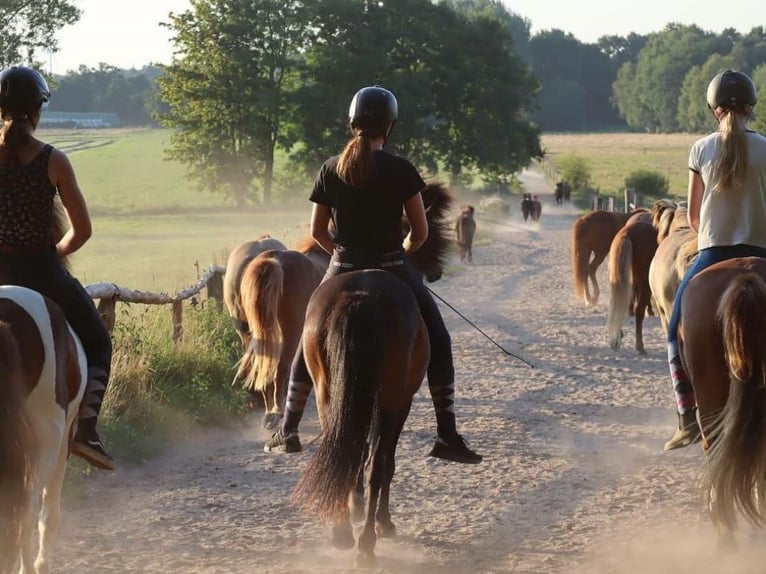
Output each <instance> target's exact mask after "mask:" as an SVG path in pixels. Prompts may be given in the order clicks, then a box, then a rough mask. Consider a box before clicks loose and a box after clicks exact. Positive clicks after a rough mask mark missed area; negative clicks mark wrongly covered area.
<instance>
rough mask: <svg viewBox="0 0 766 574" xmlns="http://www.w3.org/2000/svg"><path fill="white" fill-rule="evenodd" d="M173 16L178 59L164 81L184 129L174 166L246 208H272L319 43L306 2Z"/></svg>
mask: <svg viewBox="0 0 766 574" xmlns="http://www.w3.org/2000/svg"><path fill="white" fill-rule="evenodd" d="M191 4H192V8H191V10H188V11H186V12H184V13H181V14H170V22H169V24H166V25H167V26H168V27H169V28H170V29H171V30H172V31H173V32H175V36H174V38H173V41H174V45H175V48H176V52H175V55H176V58H175V59H174V61H173V63H172V64H170V65H169V66H167V68H166V69H165V73H164V74H163V75H162V76H161V77H160V78H159V79H158V85H159V97H160V99H161V100H162V101H164V102H165V103H166V104H167V105H168V110H167V111H166V112H165V113H160V115H159V118H158V119H159V121H160V122H161V123H162V124H163V125H165V126H167V127H171V128H174V130H175V131H174V133H173V135H172V136H171V140H170V145H169V149H168V156H169V157H170V158H173V159H177V160H179V161H181V162H183V163H185V164H186V165H187V166H188V167H189V169H190V172H191V175H192V177H193V178H194V179H195V180H196V181H197V182H198V185H199V186H201V187H203V188H206V189H209V190H214V191H224V192H225V193H228V194H229V195H231V196H232V197H233V198H234V200H235V202H236V203H237V205H242V204H243V203H244V202H245V200H246V198H248V197H252V196H253V195H254V194H255V193H257V191H258V188H259V186H258V182H260V191H262V199H263V201H264V202H265V203H269V202H270V201H271V196H272V184H273V178H274V152H275V149H276V147H277V145H278V143H279V141H280V137H283V133H284V129H283V125H282V123H283V119H284V116H285V114H286V112H287V110H288V108H289V106H290V101H289V97H288V95H289V93H290V91H291V90H292V89H293V88H292V86H291V84H292V83H293V82H295V78H296V73H297V68H298V65H299V63H300V58H299V54H300V53H301V52H302V51H304V50H305V48H306V46H307V43H308V41H309V39H310V38H311V33H310V30H309V27H308V22H309V21H308V14H309V11H308V10H307V9H306V6H305V4H306V3H305V2H303V1H301V0H192V1H191Z"/></svg>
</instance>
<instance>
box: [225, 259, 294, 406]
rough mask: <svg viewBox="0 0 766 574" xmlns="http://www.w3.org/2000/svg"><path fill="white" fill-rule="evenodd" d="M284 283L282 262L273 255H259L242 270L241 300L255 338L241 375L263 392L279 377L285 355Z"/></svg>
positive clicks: (252, 339)
mask: <svg viewBox="0 0 766 574" xmlns="http://www.w3.org/2000/svg"><path fill="white" fill-rule="evenodd" d="M283 282H284V271H283V269H282V264H281V263H280V262H279V260H278V259H277V258H276V257H274V256H273V255H268V256H265V257H264V256H262V255H261V256H258V257H256V258H255V259H253V260H252V261H251V262H250V263H249V264H248V266H247V268H246V269H245V271H244V272H243V273H242V279H241V281H240V290H239V292H240V300H241V302H242V311H243V312H244V314H245V318H246V320H247V324H248V326H249V328H250V337H251V338H250V344H249V345H248V347H247V350H246V351H245V353H244V355H243V356H242V359H240V361H239V368H238V370H237V376H238V377H242V378H243V380H244V384H245V387H247V388H249V389H252V390H256V391H261V392H263V391H264V390H265V389H266V387H267V386H268V384H269V383H271V382H272V381H274V380H275V379H276V376H277V370H278V368H279V358H280V356H281V354H282V329H281V327H280V326H279V303H280V300H281V299H282V288H283V286H282V285H283Z"/></svg>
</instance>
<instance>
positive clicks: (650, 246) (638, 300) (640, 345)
mask: <svg viewBox="0 0 766 574" xmlns="http://www.w3.org/2000/svg"><path fill="white" fill-rule="evenodd" d="M656 250H657V230H656V229H655V227H654V226H653V225H652V216H651V214H650V213H636V214H634V215H632V216H631V217H630V219H628V221H627V223H625V225H624V226H623V228H622V229H620V230H619V231H618V232H617V235H615V237H614V240H613V241H612V245H611V247H610V249H609V285H610V289H611V296H610V298H609V314H608V319H607V337H608V340H609V346H610V347H611V348H612V349H615V350H617V349H619V348H620V344H621V342H622V322H623V320H624V319H625V316H626V315H627V314H628V310H629V309H630V306H631V302H633V316H634V321H635V328H636V351H638V352H639V353H640V354H642V355H643V354H646V350H645V349H644V338H643V324H644V315H645V314H646V309H647V307H648V306H649V303H650V301H651V297H652V292H651V289H650V287H649V265H650V264H651V262H652V257H654V252H655V251H656Z"/></svg>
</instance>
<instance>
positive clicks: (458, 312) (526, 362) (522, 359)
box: [426, 286, 535, 369]
mask: <svg viewBox="0 0 766 574" xmlns="http://www.w3.org/2000/svg"><path fill="white" fill-rule="evenodd" d="M426 289H428V290H429V291H430V292H431V295H433V296H434V297H436V298H437V299H438V300H439V301H441V302H442V303H444V304H445V305H446V306H447V307H449V308H450V309H452V310H453V311H454V312H455V313H456V314H457V316H458V317H460V318H461V319H463V321H465V322H466V323H468V324H469V325H470V326H471V327H473V328H474V329H476V330H477V331H478V332H479V333H481V334H482V335H484V336H485V337H486V338H487V339H488V340H489V342H490V343H492V344H493V345H494V346H495V347H497V348H498V349H500V350H501V351H502V352H503V353H505V354H506V355H508V356H511V357H513V358H515V359H518V360H519V361H521V362H522V363H524V364H526V365H528V366H529V367H530V368H532V369H534V368H535V366H534V365H533V364H532V363H530V362H529V361H527V360H526V359H524V358H523V357H520V356H519V355H515V354H513V353H511V352H510V351H509V350H507V349H506V348H505V347H503V346H502V345H500V344H499V343H498V342H497V341H495V340H494V339H493V338H492V337H490V336H489V335H487V334H486V333H485V332H484V331H482V330H481V329H480V328H479V327H478V325H476V323H474V322H473V321H471V320H470V319H468V317H466V316H465V315H463V314H462V313H461V312H460V311H458V310H457V309H455V308H454V307H453V306H452V305H450V304H449V303H448V302H447V301H445V300H444V299H443V298H442V297H441V295H439V294H438V293H436V292H435V291H434V290H433V289H431V288H430V287H428V286H426Z"/></svg>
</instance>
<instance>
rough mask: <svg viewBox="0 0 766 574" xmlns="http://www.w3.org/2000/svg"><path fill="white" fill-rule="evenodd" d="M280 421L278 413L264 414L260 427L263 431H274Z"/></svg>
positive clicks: (280, 417) (280, 416)
mask: <svg viewBox="0 0 766 574" xmlns="http://www.w3.org/2000/svg"><path fill="white" fill-rule="evenodd" d="M280 420H282V415H281V414H280V413H266V414H265V415H263V421H262V423H261V424H262V425H263V428H265V429H269V430H271V429H275V428H276V427H277V425H279V421H280Z"/></svg>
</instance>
